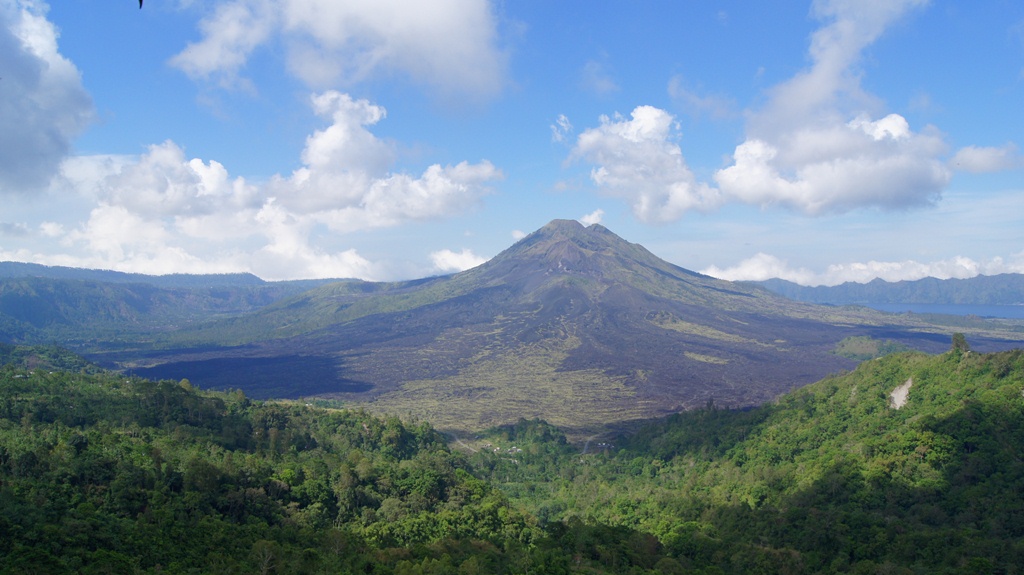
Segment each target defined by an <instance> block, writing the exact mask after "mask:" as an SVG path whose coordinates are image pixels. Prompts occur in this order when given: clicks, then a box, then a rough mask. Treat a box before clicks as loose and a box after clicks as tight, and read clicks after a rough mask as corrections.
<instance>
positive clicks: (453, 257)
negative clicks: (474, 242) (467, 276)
mask: <svg viewBox="0 0 1024 575" xmlns="http://www.w3.org/2000/svg"><path fill="white" fill-rule="evenodd" d="M430 261H431V262H433V263H434V269H436V270H437V271H439V272H445V273H447V272H461V271H464V270H468V269H470V268H475V267H476V266H478V265H480V264H482V263H484V262H486V261H487V259H486V258H482V257H480V256H478V255H476V254H474V253H473V252H472V251H471V250H469V249H464V250H462V251H461V252H453V251H452V250H439V251H436V252H432V253H431V254H430Z"/></svg>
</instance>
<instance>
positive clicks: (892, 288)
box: [752, 274, 1024, 305]
mask: <svg viewBox="0 0 1024 575" xmlns="http://www.w3.org/2000/svg"><path fill="white" fill-rule="evenodd" d="M752 283H755V284H757V285H760V286H762V287H764V288H766V289H768V290H770V291H772V292H775V293H777V294H779V295H782V296H785V297H788V298H790V299H795V300H798V301H806V302H812V303H825V304H834V305H846V304H862V305H867V304H890V303H912V304H974V305H1024V274H999V275H993V276H976V277H973V278H969V279H945V280H940V279H936V278H924V279H919V280H914V281H898V282H887V281H884V280H880V279H876V280H873V281H871V282H868V283H863V284H862V283H855V282H846V283H844V284H840V285H837V286H813V287H809V286H802V285H800V284H796V283H793V282H790V281H786V280H781V279H770V280H765V281H760V282H752Z"/></svg>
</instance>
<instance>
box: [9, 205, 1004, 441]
mask: <svg viewBox="0 0 1024 575" xmlns="http://www.w3.org/2000/svg"><path fill="white" fill-rule="evenodd" d="M61 273H65V271H61ZM67 273H68V274H69V277H67V278H63V279H53V278H42V277H24V276H23V277H20V278H8V279H4V280H2V281H0V340H7V341H9V342H12V343H60V344H67V345H69V346H70V347H72V348H73V349H76V350H78V351H81V352H83V353H84V354H85V355H86V356H87V357H88V358H89V359H90V360H92V361H95V362H97V363H99V364H101V365H105V366H108V367H116V368H120V369H124V370H129V371H131V372H133V373H135V374H137V375H142V376H146V377H151V378H157V379H161V378H166V379H183V378H187V379H189V380H191V382H192V383H194V384H197V385H199V386H200V387H213V388H231V389H234V388H238V389H242V390H244V391H245V392H246V393H247V394H248V395H251V396H254V397H260V398H267V397H292V398H294V397H310V396H319V397H327V398H332V399H335V400H339V401H344V402H352V403H358V404H360V405H364V406H366V407H368V408H369V409H372V410H375V411H379V412H386V413H394V414H399V415H402V416H412V417H418V418H421V419H426V420H429V421H432V422H434V423H435V424H436V425H438V426H440V427H442V428H444V429H452V430H475V429H481V428H484V427H487V426H490V425H495V424H501V423H507V422H510V421H516V420H517V419H519V418H520V417H527V418H533V417H537V418H543V419H546V420H547V421H550V422H551V423H553V424H556V425H558V426H560V427H563V428H564V429H567V430H568V431H569V432H570V433H573V434H588V433H592V432H594V431H595V430H607V429H609V428H616V426H620V425H624V424H626V423H627V422H629V421H634V420H643V419H648V418H652V417H658V416H661V415H664V414H667V413H673V412H676V411H679V410H681V409H687V408H693V407H698V406H704V405H706V404H707V403H708V402H714V403H715V404H716V405H720V406H730V407H743V406H751V405H757V404H761V403H764V402H766V401H769V400H771V399H772V398H774V397H776V396H777V395H779V394H780V393H782V392H785V391H787V390H790V389H792V388H795V387H800V386H803V385H805V384H808V383H811V382H814V381H817V380H818V379H821V378H822V377H824V376H826V375H828V374H831V373H835V372H836V371H841V370H844V369H849V368H852V367H853V366H855V365H856V362H855V361H854V360H852V359H849V358H848V357H844V356H843V355H841V354H840V353H837V350H838V351H842V350H843V349H854V348H855V349H856V355H857V356H858V357H863V356H867V357H870V356H871V353H870V348H871V347H872V344H871V342H877V345H875V346H874V349H877V350H881V349H896V348H901V347H912V348H916V349H920V350H924V351H930V352H938V351H944V350H946V349H948V348H949V346H950V336H951V333H952V331H954V330H955V331H964V332H968V334H969V337H970V341H971V344H972V345H973V346H975V347H976V348H977V349H979V350H999V349H1007V348H1012V347H1017V346H1019V345H1020V344H1021V342H1024V330H1021V329H1019V328H1016V327H1014V326H1011V325H1007V324H1003V323H1000V324H993V323H988V322H985V321H981V320H978V321H975V322H974V323H970V324H968V325H958V326H956V327H955V328H951V327H950V326H943V325H935V324H928V323H925V322H924V321H922V320H921V319H919V318H912V317H907V316H897V315H892V314H882V313H878V312H874V311H872V310H869V309H864V308H853V307H851V308H843V307H834V306H820V305H814V304H808V303H802V302H797V301H793V300H792V299H787V298H784V297H781V296H779V295H777V294H774V293H772V292H770V291H769V290H767V289H764V288H762V287H760V286H755V285H751V284H743V283H733V282H728V281H724V280H718V279H715V278H712V277H708V276H705V275H701V274H698V273H695V272H692V271H689V270H685V269H683V268H680V267H678V266H675V265H672V264H670V263H668V262H665V261H664V260H661V259H659V258H658V257H656V256H655V255H653V254H652V253H650V252H649V251H647V250H646V249H645V248H643V247H642V246H640V245H637V244H632V243H629V242H627V241H625V240H623V239H622V238H620V237H618V236H616V235H615V234H614V233H612V232H611V231H609V230H608V229H607V228H604V227H603V226H600V225H592V226H589V227H584V226H582V225H581V224H579V223H578V222H576V221H573V220H555V221H553V222H551V223H549V224H548V225H546V226H544V227H543V228H541V229H540V230H538V231H536V232H534V233H533V234H530V235H529V236H527V237H525V238H523V239H522V240H520V241H519V242H517V243H516V244H514V245H513V246H512V247H510V248H509V249H507V250H505V251H504V252H502V253H501V254H499V255H498V256H496V257H495V258H493V259H492V260H490V261H488V262H487V263H485V264H483V265H481V266H478V267H476V268H473V269H471V270H467V271H465V272H461V273H458V274H454V275H449V276H441V277H434V278H426V279H421V280H415V281H407V282H392V283H373V282H363V281H354V280H350V281H339V282H331V283H324V284H321V285H314V286H310V285H307V284H302V283H294V282H262V281H261V280H259V279H258V278H254V276H244V275H242V276H212V277H211V276H198V277H187V276H186V277H179V278H164V279H163V280H162V281H165V282H172V285H170V286H169V287H161V286H156V285H154V284H153V283H133V282H134V280H135V279H143V280H144V279H145V276H143V277H142V278H139V277H137V276H130V275H128V278H131V280H132V281H124V280H126V279H127V278H126V277H124V276H116V277H118V278H120V280H121V281H118V282H107V281H100V280H98V279H95V278H93V279H89V280H85V279H73V276H74V274H73V273H72V272H67ZM100 273H109V272H100ZM173 282H186V283H187V284H188V286H189V287H183V286H182V285H180V284H178V285H173ZM307 288H311V289H307ZM1015 329H1016V331H1014V330H1015ZM19 330H21V331H19ZM851 341H852V342H855V345H850V343H849V342H851ZM865 349H867V350H868V351H867V352H865ZM850 356H851V357H852V355H850Z"/></svg>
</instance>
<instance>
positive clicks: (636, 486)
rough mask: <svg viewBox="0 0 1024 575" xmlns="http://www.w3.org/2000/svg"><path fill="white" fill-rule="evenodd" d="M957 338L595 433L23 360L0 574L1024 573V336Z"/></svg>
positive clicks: (5, 397)
mask: <svg viewBox="0 0 1024 575" xmlns="http://www.w3.org/2000/svg"><path fill="white" fill-rule="evenodd" d="M956 341H957V344H956V345H955V346H954V348H953V349H952V350H951V351H950V352H948V353H945V354H942V355H938V356H928V355H924V354H918V353H906V354H896V355H891V356H887V357H884V358H881V359H877V360H872V361H868V362H865V363H863V364H861V366H860V367H859V368H858V369H856V370H855V371H853V372H851V373H848V374H843V375H836V376H834V377H831V378H828V379H826V380H824V381H821V382H819V383H816V384H813V385H811V386H808V387H806V388H803V389H801V390H799V391H796V392H793V393H791V394H788V395H786V396H783V397H782V398H780V399H779V400H778V401H777V402H775V403H774V404H772V405H767V406H764V407H761V408H757V409H751V410H747V411H729V410H722V409H717V408H715V407H714V405H713V404H709V405H708V406H707V407H706V408H704V409H700V410H696V411H692V412H687V413H683V414H679V415H676V416H673V417H670V418H668V419H666V420H662V421H658V422H653V423H651V424H649V425H647V426H645V427H643V428H641V429H639V430H638V431H637V432H636V433H634V434H632V435H630V436H628V437H624V438H618V439H614V440H610V439H607V438H596V437H595V438H592V439H591V440H589V441H587V442H586V443H585V444H583V445H571V444H569V443H567V442H566V441H565V438H564V435H562V433H561V432H560V431H559V430H558V429H556V428H553V427H551V426H550V425H547V424H546V423H544V422H540V421H525V420H524V421H521V422H520V423H519V424H517V425H513V426H508V427H503V428H497V429H493V430H490V431H487V432H481V434H480V435H478V436H474V437H460V438H458V439H457V440H456V442H454V443H452V444H451V446H449V445H448V444H446V442H445V440H444V438H443V437H442V436H440V435H439V434H438V433H437V432H435V431H434V430H433V429H432V428H431V426H430V425H429V424H427V423H415V422H402V421H399V420H398V419H395V418H389V419H380V418H376V417H373V416H370V415H368V414H366V413H363V412H358V411H349V410H339V409H326V408H321V407H316V406H309V405H305V404H303V403H274V402H254V401H252V400H249V399H247V398H246V397H244V396H243V395H242V394H241V393H238V392H234V393H227V394H217V393H206V392H201V391H198V390H196V389H194V388H192V386H191V385H190V384H189V383H188V382H187V381H181V382H172V381H162V382H151V381H146V380H142V379H139V378H131V377H128V378H125V377H124V376H120V375H116V374H107V373H100V374H89V373H86V372H87V370H86V369H80V370H77V371H76V370H71V371H52V372H51V371H49V370H44V369H29V368H26V367H24V366H23V365H19V366H15V365H9V366H6V367H3V368H0V573H27V572H33V573H396V574H409V573H438V574H441V573H451V574H466V573H631V574H632V573H636V574H650V573H705V574H708V573H1006V574H1014V573H1020V572H1021V567H1019V566H1020V565H1024V543H1022V541H1024V450H1022V447H1021V446H1022V445H1024V395H1022V393H1024V352H1021V351H1011V352H1001V353H997V354H988V355H986V354H977V353H972V352H970V351H969V350H968V349H967V345H966V343H965V342H964V341H963V340H962V339H959V338H958V339H957V340H956ZM8 351H9V352H10V351H11V350H8ZM15 351H17V350H15ZM19 353H20V356H19V357H23V356H25V355H26V354H25V353H24V352H19ZM8 355H9V356H10V355H11V354H10V353H9V354H8ZM13 355H18V353H16V354H13ZM28 355H31V354H28ZM36 355H37V356H38V354H36ZM908 383H909V385H907V384H908ZM901 390H905V391H906V393H905V394H904V393H901ZM894 392H895V393H894ZM897 406H899V407H898V408H897Z"/></svg>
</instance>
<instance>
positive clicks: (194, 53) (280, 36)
mask: <svg viewBox="0 0 1024 575" xmlns="http://www.w3.org/2000/svg"><path fill="white" fill-rule="evenodd" d="M199 29H200V33H201V35H202V38H201V39H200V40H198V41H197V42H194V43H192V44H189V45H188V46H187V47H186V48H185V49H184V50H182V52H180V53H179V54H178V55H176V56H174V57H173V58H172V59H171V64H172V65H174V66H176V67H178V68H180V69H181V70H182V71H184V72H185V73H186V74H188V75H189V76H191V77H193V78H200V79H210V80H215V81H217V82H219V83H221V84H224V85H232V84H238V83H239V82H242V83H244V80H240V79H241V78H242V77H243V70H244V67H245V65H246V63H247V62H248V60H249V59H250V58H251V57H252V55H253V53H254V52H255V51H256V50H257V49H259V48H260V47H261V46H263V45H265V44H268V43H270V42H275V41H276V42H280V44H281V45H283V47H284V49H285V53H286V58H287V62H288V67H289V70H290V71H291V72H292V73H293V74H294V75H295V76H297V77H298V78H300V79H301V80H303V81H304V82H306V83H307V84H308V85H310V86H312V87H314V88H324V87H328V86H333V85H337V84H338V83H341V84H343V85H350V84H352V83H355V82H360V81H363V80H365V79H367V78H369V77H371V76H374V75H377V74H387V73H394V72H398V73H400V74H403V75H405V76H406V77H408V78H410V79H411V80H412V81H414V82H417V83H420V84H423V85H426V86H430V87H431V88H433V89H434V90H435V91H436V92H438V93H440V94H442V95H450V94H463V95H469V96H471V97H489V96H492V95H494V94H496V93H497V92H498V91H499V90H500V89H501V88H502V86H503V83H504V74H505V55H504V54H503V52H502V51H501V50H500V49H499V48H498V46H497V24H496V19H495V16H494V14H493V13H492V10H491V7H490V4H489V3H488V2H486V0H437V1H434V2H412V3H410V2H403V1H401V0H379V1H376V2H336V1H334V0H282V1H280V2H271V1H269V0H233V1H231V2H227V3H225V4H221V5H219V6H218V7H217V8H216V9H215V10H214V11H213V13H212V14H210V15H209V16H207V17H206V18H204V19H203V20H202V21H201V22H200V25H199Z"/></svg>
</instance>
